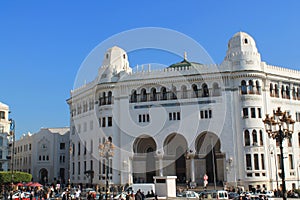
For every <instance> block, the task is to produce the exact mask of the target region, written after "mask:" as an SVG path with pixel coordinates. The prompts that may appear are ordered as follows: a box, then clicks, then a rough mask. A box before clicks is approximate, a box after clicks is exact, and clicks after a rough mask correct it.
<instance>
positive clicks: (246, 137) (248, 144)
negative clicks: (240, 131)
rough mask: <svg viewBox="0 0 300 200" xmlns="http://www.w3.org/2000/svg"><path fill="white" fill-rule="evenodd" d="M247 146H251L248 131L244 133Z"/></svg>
mask: <svg viewBox="0 0 300 200" xmlns="http://www.w3.org/2000/svg"><path fill="white" fill-rule="evenodd" d="M244 140H245V146H250V134H249V131H248V130H245V132H244Z"/></svg>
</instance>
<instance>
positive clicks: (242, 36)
mask: <svg viewBox="0 0 300 200" xmlns="http://www.w3.org/2000/svg"><path fill="white" fill-rule="evenodd" d="M260 62H261V58H260V54H259V52H258V50H257V48H256V44H255V41H254V39H253V38H252V37H251V36H250V35H249V34H247V33H245V32H238V33H236V34H234V36H233V37H232V38H231V39H230V40H229V42H228V49H227V52H226V57H225V59H224V63H223V64H225V65H227V66H231V67H232V70H260V69H261V68H260Z"/></svg>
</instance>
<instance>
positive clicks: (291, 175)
mask: <svg viewBox="0 0 300 200" xmlns="http://www.w3.org/2000/svg"><path fill="white" fill-rule="evenodd" d="M68 104H69V107H70V113H71V119H70V128H71V134H70V139H71V144H72V147H71V148H72V155H71V157H70V166H71V168H70V171H71V182H73V183H88V182H89V181H90V179H89V178H87V176H86V175H85V173H84V172H85V171H87V170H93V171H94V178H93V179H92V181H93V183H94V184H100V185H101V184H104V183H105V178H106V168H105V163H107V162H105V163H104V161H105V158H101V157H100V156H99V151H98V146H99V144H102V143H103V142H105V140H106V139H107V138H108V137H110V138H111V139H112V142H113V144H114V145H115V146H116V148H115V149H114V152H115V154H114V156H113V157H112V158H110V159H112V160H111V161H110V162H109V163H110V166H109V167H111V168H109V172H108V177H109V179H110V181H111V183H113V184H126V183H132V182H151V181H152V180H153V176H155V175H156V176H174V175H176V176H177V181H178V182H179V183H180V182H181V183H184V182H186V180H190V181H192V182H196V183H197V184H200V185H203V176H204V175H205V174H207V175H208V182H209V184H213V183H214V182H216V184H218V185H225V184H226V186H232V187H237V186H244V187H245V188H246V189H248V188H251V187H266V188H267V189H275V188H276V180H278V181H279V185H280V183H281V179H280V177H278V176H276V172H277V174H278V173H280V172H281V170H280V169H278V170H277V169H276V166H279V159H276V163H275V162H274V155H278V154H279V147H278V146H276V143H275V141H273V140H272V139H269V138H268V135H267V134H266V132H265V131H264V124H263V122H262V119H263V118H264V116H265V114H268V113H270V114H271V113H272V112H273V110H274V109H276V108H277V107H281V108H282V110H287V111H288V112H289V113H290V114H291V115H292V118H293V119H296V121H297V122H296V124H295V132H294V134H293V137H292V139H291V140H290V141H284V152H285V155H286V157H287V159H285V161H284V162H285V175H286V184H287V188H288V189H292V187H296V188H298V186H299V173H298V171H299V163H300V157H299V156H300V155H299V143H300V137H299V134H300V133H299V132H300V126H299V121H300V116H299V115H300V114H299V113H300V71H296V70H290V69H286V68H282V67H276V66H271V65H268V64H267V63H265V62H263V61H261V57H260V53H259V52H258V50H257V48H256V44H255V41H254V39H253V38H252V37H251V36H250V35H248V34H247V33H244V32H238V33H236V34H235V35H234V36H233V37H232V38H231V39H230V40H229V43H228V50H227V53H226V56H225V59H224V61H223V62H222V63H221V64H219V65H205V64H199V63H194V62H190V61H188V60H187V59H186V58H185V59H184V60H183V61H182V62H180V63H176V64H173V65H171V66H170V67H168V68H165V69H161V70H158V71H145V70H143V71H140V72H135V73H133V72H132V70H131V68H130V67H129V63H128V60H127V54H126V52H125V51H124V50H122V49H121V48H119V47H116V46H115V47H112V48H111V49H109V50H108V51H107V52H106V54H105V55H104V60H103V64H102V67H100V68H99V74H98V77H97V78H96V79H95V80H94V81H93V82H91V83H89V84H86V85H84V86H82V87H81V88H78V89H75V90H73V91H71V97H70V99H69V100H68ZM212 147H213V148H212ZM212 152H213V153H212ZM271 152H272V154H271ZM275 157H276V156H275ZM214 169H215V170H214ZM276 177H277V179H276Z"/></svg>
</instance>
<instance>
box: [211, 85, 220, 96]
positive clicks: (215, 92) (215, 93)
mask: <svg viewBox="0 0 300 200" xmlns="http://www.w3.org/2000/svg"><path fill="white" fill-rule="evenodd" d="M212 96H221V90H220V87H219V84H218V83H216V82H214V83H213V91H212Z"/></svg>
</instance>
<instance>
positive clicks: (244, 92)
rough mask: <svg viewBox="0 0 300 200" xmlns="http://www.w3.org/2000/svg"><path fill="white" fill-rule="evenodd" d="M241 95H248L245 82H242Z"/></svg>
mask: <svg viewBox="0 0 300 200" xmlns="http://www.w3.org/2000/svg"><path fill="white" fill-rule="evenodd" d="M241 93H242V94H247V84H246V81H245V80H242V81H241Z"/></svg>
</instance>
